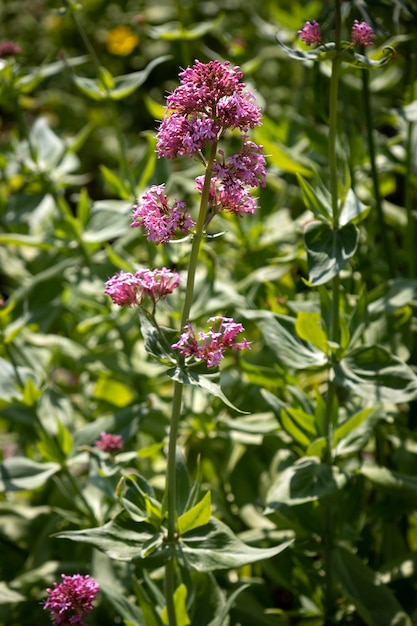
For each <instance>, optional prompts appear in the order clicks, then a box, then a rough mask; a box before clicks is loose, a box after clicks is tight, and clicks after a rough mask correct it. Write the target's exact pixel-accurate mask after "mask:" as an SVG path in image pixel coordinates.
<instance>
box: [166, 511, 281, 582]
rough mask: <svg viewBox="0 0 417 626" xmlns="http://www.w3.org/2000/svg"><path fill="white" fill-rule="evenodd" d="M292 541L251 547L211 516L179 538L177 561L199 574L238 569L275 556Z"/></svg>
mask: <svg viewBox="0 0 417 626" xmlns="http://www.w3.org/2000/svg"><path fill="white" fill-rule="evenodd" d="M291 543H292V541H286V542H285V543H282V544H280V545H279V546H274V547H272V548H255V547H251V546H248V545H246V544H245V543H243V541H241V540H240V539H238V538H237V537H236V536H235V535H234V534H233V533H232V531H231V530H230V528H229V527H228V526H226V524H223V522H220V521H219V520H218V519H216V518H214V517H212V518H211V520H210V522H209V523H208V524H205V525H204V526H199V527H198V528H196V529H194V530H191V531H189V532H188V533H185V535H183V536H182V537H181V538H180V540H179V542H178V545H177V553H178V558H179V559H180V560H181V561H182V562H184V564H185V565H186V567H188V568H190V569H194V570H197V571H199V572H210V571H213V570H217V569H230V568H236V567H242V566H243V565H246V564H248V563H254V562H256V561H260V560H262V559H270V558H271V557H273V556H276V555H277V554H279V553H280V552H282V551H283V550H285V548H287V547H288V546H289V545H290V544H291Z"/></svg>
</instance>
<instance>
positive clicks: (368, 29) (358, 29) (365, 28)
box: [351, 20, 374, 46]
mask: <svg viewBox="0 0 417 626" xmlns="http://www.w3.org/2000/svg"><path fill="white" fill-rule="evenodd" d="M373 37H374V31H373V29H372V26H369V24H367V23H366V22H359V20H355V21H354V22H353V26H352V34H351V38H352V43H353V44H355V45H362V46H372V44H373Z"/></svg>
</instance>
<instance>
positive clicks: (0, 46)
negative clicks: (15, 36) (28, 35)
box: [0, 41, 22, 59]
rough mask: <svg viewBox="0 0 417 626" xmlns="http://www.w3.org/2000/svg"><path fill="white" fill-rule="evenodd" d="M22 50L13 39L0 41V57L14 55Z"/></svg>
mask: <svg viewBox="0 0 417 626" xmlns="http://www.w3.org/2000/svg"><path fill="white" fill-rule="evenodd" d="M21 52H22V50H21V48H20V46H18V45H17V43H14V42H13V41H0V59H4V58H6V57H15V56H17V55H18V54H20V53H21Z"/></svg>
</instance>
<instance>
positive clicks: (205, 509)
mask: <svg viewBox="0 0 417 626" xmlns="http://www.w3.org/2000/svg"><path fill="white" fill-rule="evenodd" d="M210 516H211V494H210V491H208V492H207V493H206V495H205V496H204V497H203V498H202V500H200V502H198V503H197V504H196V505H195V506H193V507H192V508H191V509H189V510H188V511H186V512H185V513H183V514H182V515H180V517H179V518H178V520H177V529H178V533H179V534H180V535H183V534H184V533H186V532H188V531H190V530H194V528H198V527H199V526H203V525H204V524H208V522H209V521H210Z"/></svg>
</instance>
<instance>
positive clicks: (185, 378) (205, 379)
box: [167, 367, 244, 413]
mask: <svg viewBox="0 0 417 626" xmlns="http://www.w3.org/2000/svg"><path fill="white" fill-rule="evenodd" d="M167 374H168V376H170V377H171V378H172V379H173V380H176V381H177V382H179V383H181V384H183V385H195V386H196V387H200V389H204V391H207V392H208V393H209V394H211V395H212V396H215V397H216V398H219V399H220V400H222V401H223V402H224V403H225V404H226V405H227V406H228V407H230V408H231V409H233V410H234V411H238V412H239V413H244V411H241V410H240V409H238V408H237V407H236V406H235V405H234V404H233V403H232V402H230V400H228V398H226V396H225V395H224V393H223V391H222V389H221V387H220V385H219V384H218V383H217V382H216V379H217V380H218V379H219V374H205V373H200V372H198V371H197V370H195V369H191V368H188V367H176V368H172V369H170V370H168V372H167Z"/></svg>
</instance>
